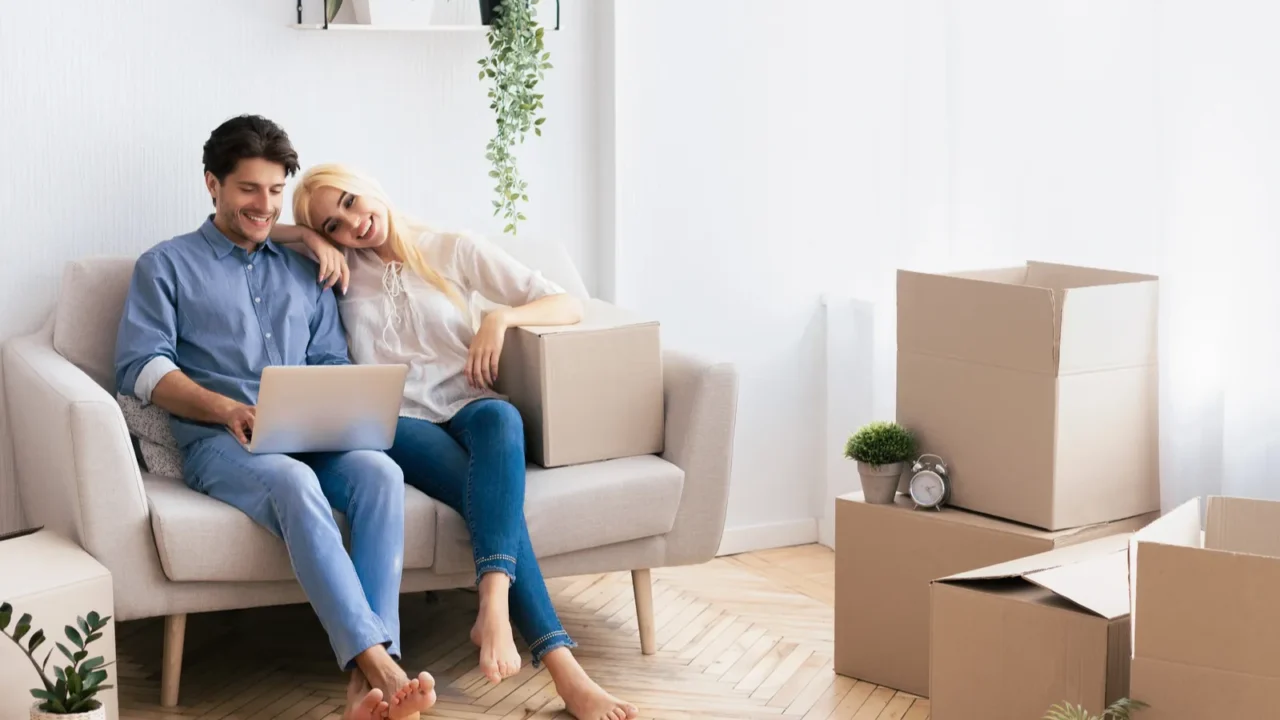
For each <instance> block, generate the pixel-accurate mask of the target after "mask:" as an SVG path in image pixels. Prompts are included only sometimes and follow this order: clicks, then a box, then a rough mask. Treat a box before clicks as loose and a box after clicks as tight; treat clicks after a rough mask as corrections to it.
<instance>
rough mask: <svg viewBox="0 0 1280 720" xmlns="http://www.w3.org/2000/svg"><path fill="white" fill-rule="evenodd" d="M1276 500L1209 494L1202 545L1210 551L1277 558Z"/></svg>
mask: <svg viewBox="0 0 1280 720" xmlns="http://www.w3.org/2000/svg"><path fill="white" fill-rule="evenodd" d="M1277 526H1280V502H1275V501H1272V500H1254V499H1251V498H1239V497H1218V496H1214V497H1210V498H1209V503H1208V511H1207V512H1206V518H1205V541H1204V546H1205V547H1207V548H1210V549H1213V550H1225V551H1227V552H1238V553H1248V554H1250V555H1262V556H1265V557H1280V533H1277V532H1276V527H1277Z"/></svg>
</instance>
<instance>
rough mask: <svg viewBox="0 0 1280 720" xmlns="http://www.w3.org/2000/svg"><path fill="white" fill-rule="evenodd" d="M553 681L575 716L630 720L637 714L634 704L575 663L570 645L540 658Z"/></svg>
mask: <svg viewBox="0 0 1280 720" xmlns="http://www.w3.org/2000/svg"><path fill="white" fill-rule="evenodd" d="M542 662H543V664H545V665H546V666H547V670H548V671H549V672H550V673H551V679H552V680H554V681H555V683H556V692H557V693H559V695H560V699H561V700H564V705H565V709H566V710H568V711H569V713H570V714H571V715H573V716H574V717H575V718H577V719H578V720H631V719H632V718H634V717H636V716H637V715H639V714H640V711H639V710H637V709H636V706H635V705H632V704H631V703H629V702H623V701H622V700H619V699H618V698H616V697H614V696H612V695H610V694H609V693H607V692H605V691H604V688H602V687H600V686H599V685H597V684H596V681H595V680H592V679H591V678H590V677H589V676H588V675H587V671H586V670H583V669H582V666H581V665H579V664H578V659H577V658H575V657H574V656H573V653H572V652H570V651H569V648H566V647H559V648H556V649H555V650H552V651H551V652H549V653H547V654H546V655H544V656H543V658H542Z"/></svg>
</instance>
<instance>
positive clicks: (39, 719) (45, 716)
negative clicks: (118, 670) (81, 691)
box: [31, 700, 107, 720]
mask: <svg viewBox="0 0 1280 720" xmlns="http://www.w3.org/2000/svg"><path fill="white" fill-rule="evenodd" d="M41 702H42V701H39V700H37V701H36V702H35V704H33V705H32V706H31V720H107V708H106V707H105V706H101V705H100V706H98V709H97V710H90V711H89V712H82V713H75V714H74V715H57V714H55V713H47V712H45V711H43V710H41V709H40V703H41Z"/></svg>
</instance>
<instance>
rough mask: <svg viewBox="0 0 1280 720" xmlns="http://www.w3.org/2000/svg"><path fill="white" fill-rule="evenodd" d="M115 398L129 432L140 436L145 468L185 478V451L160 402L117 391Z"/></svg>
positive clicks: (159, 473) (140, 447)
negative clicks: (148, 400)
mask: <svg viewBox="0 0 1280 720" xmlns="http://www.w3.org/2000/svg"><path fill="white" fill-rule="evenodd" d="M116 402H117V403H119V404H120V411H121V412H122V413H124V424H125V425H126V426H128V428H129V434H130V435H132V436H134V437H135V438H137V439H138V449H139V450H141V451H142V465H143V468H145V469H146V471H147V472H149V473H152V474H154V475H159V476H161V477H168V478H178V479H182V451H181V450H179V449H178V441H177V440H175V439H174V437H173V430H172V428H171V427H170V425H169V413H167V412H165V410H164V409H163V408H161V407H160V406H158V405H151V404H148V403H144V402H142V401H141V400H139V399H138V398H136V397H131V396H129V395H121V394H120V393H116Z"/></svg>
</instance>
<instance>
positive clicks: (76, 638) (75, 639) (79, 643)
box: [67, 625, 84, 650]
mask: <svg viewBox="0 0 1280 720" xmlns="http://www.w3.org/2000/svg"><path fill="white" fill-rule="evenodd" d="M67 639H68V640H70V641H71V642H72V643H74V644H75V646H76V647H78V648H80V649H81V650H83V649H84V640H83V639H82V638H81V637H80V633H78V632H76V629H75V628H73V627H71V626H70V625H68V626H67Z"/></svg>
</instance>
